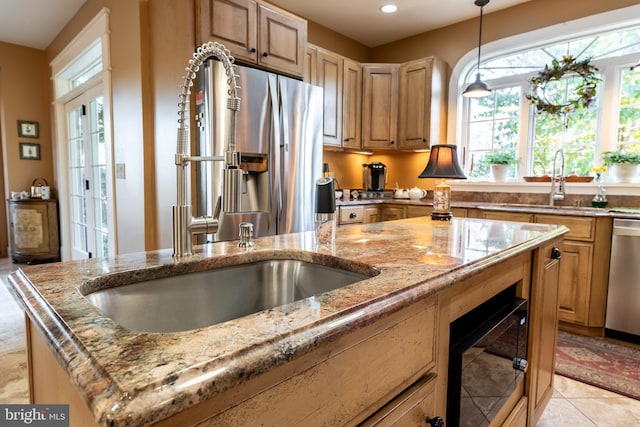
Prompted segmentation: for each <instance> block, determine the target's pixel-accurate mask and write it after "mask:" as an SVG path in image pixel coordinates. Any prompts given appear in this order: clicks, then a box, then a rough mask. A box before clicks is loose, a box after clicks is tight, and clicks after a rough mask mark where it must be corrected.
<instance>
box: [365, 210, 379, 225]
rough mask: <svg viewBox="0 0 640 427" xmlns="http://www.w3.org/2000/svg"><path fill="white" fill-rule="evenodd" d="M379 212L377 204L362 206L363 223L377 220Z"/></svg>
mask: <svg viewBox="0 0 640 427" xmlns="http://www.w3.org/2000/svg"><path fill="white" fill-rule="evenodd" d="M379 217H380V212H379V210H378V207H377V206H365V207H364V215H363V219H364V223H365V224H371V223H372V222H378V221H379V220H380V219H379Z"/></svg>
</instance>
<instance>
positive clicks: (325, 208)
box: [315, 177, 336, 244]
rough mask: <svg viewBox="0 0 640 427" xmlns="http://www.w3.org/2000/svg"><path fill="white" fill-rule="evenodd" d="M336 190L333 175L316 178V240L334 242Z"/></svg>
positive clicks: (321, 242) (322, 242)
mask: <svg viewBox="0 0 640 427" xmlns="http://www.w3.org/2000/svg"><path fill="white" fill-rule="evenodd" d="M335 212H336V191H335V184H334V179H333V178H331V177H323V178H318V179H317V180H316V220H315V222H316V241H317V242H318V243H320V244H330V243H333V241H334V240H335V237H336V216H335V215H336V214H335Z"/></svg>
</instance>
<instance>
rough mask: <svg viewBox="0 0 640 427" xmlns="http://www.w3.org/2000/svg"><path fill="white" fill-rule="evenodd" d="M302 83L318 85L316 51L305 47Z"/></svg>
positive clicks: (313, 48) (310, 47)
mask: <svg viewBox="0 0 640 427" xmlns="http://www.w3.org/2000/svg"><path fill="white" fill-rule="evenodd" d="M304 81H305V82H306V83H311V84H312V85H317V84H318V49H317V48H315V47H313V46H307V50H306V53H305V57H304Z"/></svg>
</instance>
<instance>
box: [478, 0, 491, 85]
mask: <svg viewBox="0 0 640 427" xmlns="http://www.w3.org/2000/svg"><path fill="white" fill-rule="evenodd" d="M488 3H489V0H476V1H475V4H476V5H477V6H480V31H479V34H478V70H477V74H478V75H480V48H481V46H482V16H483V10H484V7H485V6H486V5H487V4H488Z"/></svg>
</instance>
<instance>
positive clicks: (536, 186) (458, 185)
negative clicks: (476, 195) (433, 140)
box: [447, 180, 640, 196]
mask: <svg viewBox="0 0 640 427" xmlns="http://www.w3.org/2000/svg"><path fill="white" fill-rule="evenodd" d="M447 184H448V185H450V186H451V190H452V191H483V192H492V193H548V192H549V191H550V190H551V183H550V182H524V181H517V180H513V181H507V182H493V181H476V180H473V181H471V180H447ZM604 187H605V189H606V190H607V195H620V196H640V183H637V182H634V183H626V184H616V183H605V184H604ZM596 190H597V185H596V184H595V183H593V182H568V183H565V193H566V194H595V193H596Z"/></svg>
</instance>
